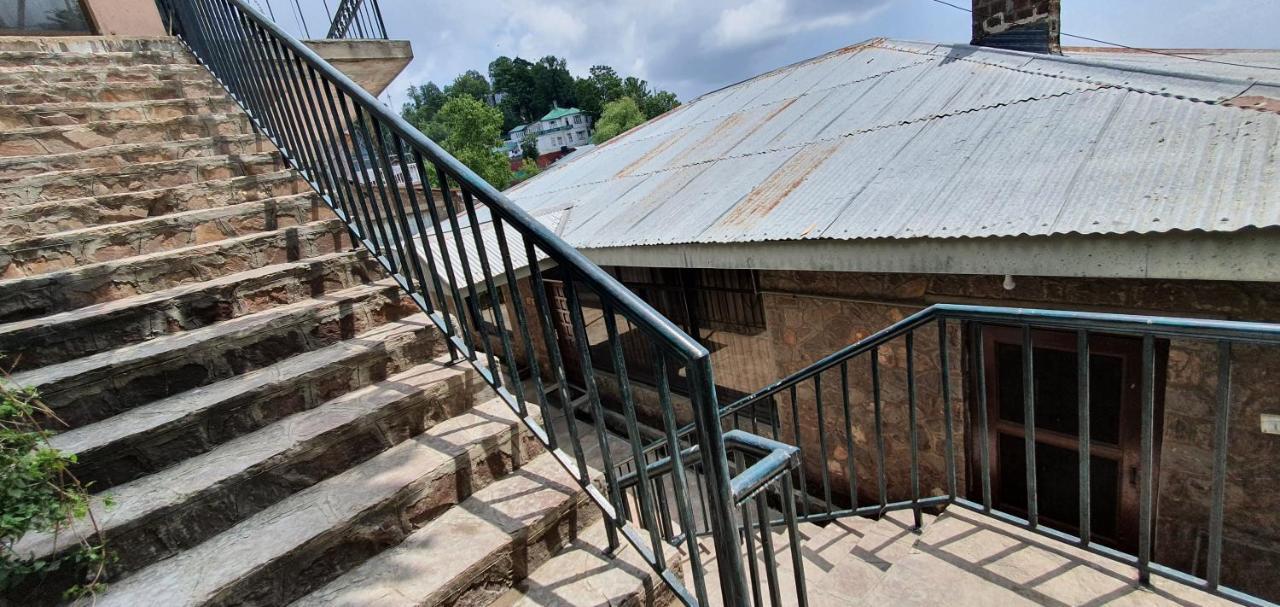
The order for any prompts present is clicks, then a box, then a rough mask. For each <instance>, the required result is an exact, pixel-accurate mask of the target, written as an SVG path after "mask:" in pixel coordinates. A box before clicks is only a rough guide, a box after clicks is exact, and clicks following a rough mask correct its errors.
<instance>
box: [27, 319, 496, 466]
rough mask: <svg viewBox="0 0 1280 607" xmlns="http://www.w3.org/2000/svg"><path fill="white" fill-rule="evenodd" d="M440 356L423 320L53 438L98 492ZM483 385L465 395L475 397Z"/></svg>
mask: <svg viewBox="0 0 1280 607" xmlns="http://www.w3.org/2000/svg"><path fill="white" fill-rule="evenodd" d="M441 349H442V346H441V341H440V339H439V336H438V335H436V328H435V326H434V325H432V324H431V321H430V320H429V319H428V318H427V317H426V315H424V314H415V315H413V316H410V317H407V318H404V319H401V320H397V321H393V322H389V323H387V324H385V325H382V326H379V327H375V328H373V329H370V330H369V331H365V332H364V333H361V334H360V335H357V336H356V337H354V338H352V339H349V340H346V341H342V342H338V343H336V344H333V345H331V346H327V347H324V348H320V349H319V350H315V351H312V352H304V353H302V354H299V355H297V356H293V357H290V358H287V359H285V360H282V361H280V362H278V363H276V364H274V365H270V366H267V367H263V368H261V369H258V370H256V371H250V372H248V373H245V374H243V375H237V376H235V377H232V378H230V379H226V380H223V381H221V382H218V383H216V384H212V385H210V386H205V387H202V388H196V389H193V390H188V391H187V392H182V393H179V394H175V395H174V396H171V397H169V398H163V399H160V400H158V401H155V402H152V403H148V404H146V405H143V406H141V407H138V408H136V409H131V410H129V411H126V412H124V413H121V414H120V415H116V416H114V417H110V418H108V419H105V420H102V421H100V422H97V423H94V424H90V425H88V426H82V427H80V428H76V429H73V430H70V431H67V432H64V433H62V434H58V435H55V436H52V437H50V438H49V444H50V446H52V447H53V448H55V449H58V450H60V451H62V452H64V453H69V454H74V455H75V456H76V457H77V462H76V464H75V465H74V466H72V472H73V473H74V474H75V475H76V478H77V479H79V480H80V481H81V482H83V483H91V484H92V487H93V489H94V490H95V491H102V490H103V489H106V488H109V487H113V486H115V485H119V484H121V483H124V482H128V481H131V480H134V479H136V478H139V477H142V476H145V475H147V474H154V473H156V472H158V471H160V470H162V469H164V468H166V467H168V466H172V465H174V464H177V463H178V462H180V461H182V460H184V459H186V458H189V457H194V456H197V455H200V454H201V453H206V452H208V451H210V450H212V449H214V448H216V447H217V446H218V445H221V444H223V443H225V442H227V441H229V440H232V439H234V438H236V437H238V436H241V435H244V434H246V433H249V432H252V431H254V430H257V429H258V428H260V427H262V426H263V425H265V424H268V423H271V422H273V421H275V420H276V419H279V418H281V417H284V416H286V415H291V414H293V413H297V412H299V411H304V410H308V409H311V408H314V407H316V406H318V405H320V404H321V403H323V402H325V401H327V400H329V399H333V398H337V397H340V396H342V395H343V394H346V393H348V392H350V391H352V390H359V389H360V388H363V387H365V386H369V385H371V384H374V383H377V382H381V381H383V380H387V378H388V377H390V376H392V375H395V374H397V373H400V372H401V371H405V370H406V369H409V368H410V367H413V366H414V365H417V364H419V363H420V362H421V361H424V360H431V359H432V358H434V357H436V356H438V355H439V354H440V351H441ZM477 382H478V379H476V380H475V381H472V382H470V384H473V385H470V387H469V388H468V389H478V387H479V386H480V384H479V383H477Z"/></svg>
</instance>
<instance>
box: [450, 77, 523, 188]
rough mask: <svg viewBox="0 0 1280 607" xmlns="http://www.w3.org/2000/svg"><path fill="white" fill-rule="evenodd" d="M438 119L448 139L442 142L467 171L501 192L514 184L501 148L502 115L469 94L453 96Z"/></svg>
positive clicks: (509, 165)
mask: <svg viewBox="0 0 1280 607" xmlns="http://www.w3.org/2000/svg"><path fill="white" fill-rule="evenodd" d="M436 120H437V121H438V122H439V123H440V125H441V126H442V127H443V128H444V130H445V133H446V136H445V137H444V138H443V139H441V140H440V141H439V143H440V146H441V147H443V148H444V149H445V150H446V151H448V152H449V153H450V154H453V156H454V157H455V158H457V159H458V160H460V161H461V162H462V164H465V165H467V168H470V169H471V170H473V171H475V172H476V174H477V175H479V176H480V177H481V178H482V179H484V180H485V181H487V182H489V185H492V186H493V187H495V188H498V189H499V190H501V189H503V188H506V187H507V186H508V185H510V184H511V163H510V161H508V160H507V155H506V153H504V152H503V151H502V150H501V149H500V146H501V145H502V112H499V111H498V109H497V108H494V107H490V106H488V105H485V104H484V103H482V102H480V101H477V100H475V99H472V98H471V97H468V96H466V95H462V96H456V97H451V98H450V99H449V100H448V101H446V102H445V104H444V106H443V107H441V108H440V112H439V113H437V115H436Z"/></svg>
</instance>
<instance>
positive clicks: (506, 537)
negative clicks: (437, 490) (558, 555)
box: [294, 453, 586, 606]
mask: <svg viewBox="0 0 1280 607" xmlns="http://www.w3.org/2000/svg"><path fill="white" fill-rule="evenodd" d="M585 495H586V494H585V491H583V490H582V489H581V488H580V487H579V486H578V485H577V483H576V481H574V480H573V477H572V476H571V475H569V473H567V472H565V470H564V468H563V467H561V465H560V463H559V462H558V461H557V460H556V459H555V457H554V456H553V455H551V454H550V453H543V454H541V455H539V456H538V457H536V458H535V459H534V460H533V461H531V462H529V463H528V464H526V465H524V466H522V467H521V468H520V469H519V470H517V471H515V472H513V473H512V474H510V475H509V476H507V477H505V478H503V479H501V480H499V481H497V482H494V483H493V484H491V485H489V486H488V487H485V488H484V489H481V490H480V491H477V492H476V493H475V494H474V495H472V496H471V497H469V498H467V500H466V501H464V502H463V503H461V504H459V505H458V506H456V507H454V508H451V509H449V511H448V512H446V513H444V514H443V515H441V516H440V517H439V518H437V519H435V520H433V521H431V522H430V523H428V524H426V525H425V526H423V527H422V528H421V529H418V530H417V531H415V532H414V533H413V534H411V535H410V536H409V537H408V538H406V539H405V540H404V541H403V542H401V543H400V544H398V545H396V546H395V547H392V548H389V549H387V550H385V551H383V552H381V553H379V554H378V555H377V556H375V557H373V558H371V559H369V560H368V561H366V562H365V563H364V564H362V565H360V566H359V567H356V568H355V569H353V570H351V571H349V572H347V573H345V574H343V575H342V576H341V577H339V578H338V579H336V580H333V581H332V582H330V583H329V584H327V585H326V586H324V587H323V588H320V589H318V590H316V591H315V592H312V593H311V594H310V595H308V596H306V597H304V598H302V599H300V600H299V601H297V602H296V603H294V605H299V606H301V605H371V604H377V605H423V604H428V605H429V604H434V603H437V602H439V601H441V600H443V599H444V598H446V597H447V596H449V595H450V594H453V593H456V592H458V591H459V590H460V589H461V588H465V587H466V582H468V581H469V580H467V579H466V578H468V577H476V576H479V575H480V574H482V573H483V570H484V568H485V567H486V566H488V565H491V564H493V563H494V562H495V555H497V554H498V553H501V552H503V551H504V549H506V548H507V547H508V546H510V545H511V544H512V542H513V541H514V540H513V536H517V535H524V534H527V533H529V531H530V530H531V529H532V528H535V527H538V526H542V525H546V524H547V523H548V521H549V520H554V519H558V518H559V517H558V515H559V514H561V513H563V512H565V510H566V509H570V508H573V507H575V504H576V503H578V502H581V501H583V500H584V499H585ZM446 546H447V547H448V548H447V550H448V552H447V554H448V556H447V558H444V554H443V553H442V552H441V549H442V548H443V547H446ZM451 582H453V583H454V584H453V585H451V584H450V583H451ZM459 583H461V584H463V585H462V586H459V585H458V584H459Z"/></svg>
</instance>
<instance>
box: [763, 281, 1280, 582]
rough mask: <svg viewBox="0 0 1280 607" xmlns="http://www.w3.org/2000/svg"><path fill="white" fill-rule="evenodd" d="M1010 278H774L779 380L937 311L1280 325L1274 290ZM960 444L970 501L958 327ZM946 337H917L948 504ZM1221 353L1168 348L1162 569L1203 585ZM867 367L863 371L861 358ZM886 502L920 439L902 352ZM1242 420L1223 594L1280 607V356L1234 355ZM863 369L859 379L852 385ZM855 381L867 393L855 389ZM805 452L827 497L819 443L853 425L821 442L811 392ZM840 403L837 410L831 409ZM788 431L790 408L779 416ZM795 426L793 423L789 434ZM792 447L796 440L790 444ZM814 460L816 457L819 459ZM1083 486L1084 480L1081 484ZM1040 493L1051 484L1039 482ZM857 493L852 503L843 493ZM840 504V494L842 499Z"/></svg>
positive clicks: (866, 403)
mask: <svg viewBox="0 0 1280 607" xmlns="http://www.w3.org/2000/svg"><path fill="white" fill-rule="evenodd" d="M1002 282H1003V277H999V276H963V275H933V276H930V275H894V274H847V273H844V274H841V273H817V272H763V273H762V274H761V286H762V289H763V290H764V291H765V292H766V294H765V304H766V318H767V322H768V327H769V331H770V333H771V334H772V335H773V336H774V345H775V348H774V349H775V351H774V358H775V360H776V363H777V373H776V375H775V377H769V378H765V377H762V378H760V382H761V385H765V384H767V383H768V382H771V381H773V380H775V379H777V377H781V376H783V375H786V374H789V373H792V372H794V371H796V370H798V369H801V368H803V367H804V366H806V365H808V364H810V363H811V362H813V361H814V360H816V359H818V358H820V357H822V356H824V355H826V354H828V353H830V352H832V351H834V350H836V349H838V348H840V347H842V346H845V345H848V344H849V343H853V342H855V341H857V340H859V339H861V338H863V337H865V336H867V335H870V334H871V333H874V332H875V331H877V330H879V329H882V328H884V327H886V326H888V325H890V324H892V323H893V322H895V321H897V320H900V319H901V318H903V317H905V316H907V315H909V314H911V313H912V312H915V311H917V310H919V309H921V308H923V307H925V306H927V305H929V304H932V303H944V302H946V303H979V304H992V305H1005V306H1026V307H1042V308H1070V309H1076V310H1093V311H1103V312H1124V313H1138V314H1157V315H1179V316H1191V317H1207V318H1220V319H1228V320H1256V321H1270V322H1275V321H1278V320H1280V285H1275V284H1266V283H1233V282H1204V281H1200V282H1195V281H1142V280H1132V281H1130V280H1092V279H1091V280H1082V279H1059V278H1035V277H1017V278H1016V279H1015V281H1014V282H1015V286H1014V288H1013V289H1011V290H1006V289H1005V288H1004V287H1003V286H1002ZM948 332H949V334H950V337H949V345H950V346H951V348H952V351H951V358H950V360H951V365H952V369H953V370H952V377H953V378H957V379H955V380H953V382H952V386H951V389H952V394H953V400H954V401H955V403H956V408H957V410H956V412H955V424H954V428H955V436H956V439H955V440H956V443H955V444H956V451H955V453H956V456H957V461H958V462H960V464H961V465H958V466H957V468H958V472H959V474H960V475H961V477H962V478H961V481H960V483H959V486H960V488H961V489H960V490H961V491H963V490H964V486H965V485H964V481H963V474H964V466H963V461H964V460H963V457H964V452H965V451H964V450H965V444H964V442H963V434H964V433H963V430H964V426H965V420H966V416H967V411H968V407H966V403H965V402H964V401H965V398H964V395H965V394H967V392H966V391H965V390H964V387H963V386H961V385H960V381H959V379H958V378H959V377H960V373H959V371H960V367H959V365H960V364H961V360H962V359H961V354H960V352H959V343H960V334H959V329H958V327H954V326H953V327H949V331H948ZM937 343H938V342H937V330H936V328H935V327H930V328H928V329H921V330H920V331H919V332H918V335H917V337H916V342H915V345H916V359H915V361H916V372H917V375H918V376H919V380H918V383H917V391H918V403H919V426H918V441H919V444H920V449H921V455H920V471H921V494H922V495H929V494H936V493H943V492H945V489H944V487H945V475H944V471H945V467H944V466H945V459H944V458H945V456H944V454H945V443H944V442H943V441H944V435H943V428H944V424H943V423H942V421H941V407H940V404H939V402H940V399H939V398H938V390H939V383H940V379H939V378H940V377H941V371H940V369H939V368H938V363H937V360H938V358H937ZM1217 352H1218V351H1217V347H1216V345H1214V344H1212V343H1205V342H1195V341H1190V340H1172V341H1171V343H1170V344H1169V356H1168V365H1167V369H1166V376H1167V379H1166V384H1165V390H1164V394H1163V397H1164V411H1163V417H1162V420H1161V421H1162V424H1161V425H1160V428H1161V435H1160V437H1159V438H1160V455H1159V470H1158V483H1159V500H1158V503H1157V509H1156V517H1157V523H1156V536H1155V551H1156V560H1157V561H1158V562H1161V563H1164V564H1167V565H1169V566H1172V567H1175V568H1178V569H1182V570H1186V571H1193V572H1195V573H1196V574H1198V575H1202V576H1203V575H1204V569H1205V562H1206V555H1207V546H1208V536H1207V533H1208V531H1207V529H1208V520H1209V494H1210V487H1211V479H1212V447H1213V438H1212V435H1213V420H1214V417H1213V415H1214V406H1215V402H1216V394H1217V366H1218V353H1217ZM862 358H863V359H865V358H866V357H865V356H864V357H862ZM879 362H880V366H881V375H882V378H881V380H882V384H883V386H882V389H883V403H884V419H885V443H886V471H887V476H888V481H889V482H888V495H887V499H888V500H890V501H892V500H895V499H904V498H906V497H909V495H910V488H909V486H908V484H907V480H908V478H909V471H910V458H909V451H908V446H909V442H908V441H909V435H908V433H907V426H906V422H905V416H906V406H905V402H906V399H905V386H904V383H905V380H904V377H905V367H906V357H905V347H904V345H903V344H902V343H901V340H898V341H896V342H894V343H893V344H891V345H890V346H889V347H887V348H884V349H882V350H881V352H880V355H879ZM1232 364H1233V369H1232V399H1231V403H1232V409H1231V412H1232V416H1231V424H1230V438H1229V441H1228V444H1229V445H1230V448H1229V451H1228V467H1227V470H1228V483H1227V499H1226V516H1225V536H1226V540H1225V544H1224V562H1223V572H1224V574H1223V575H1224V583H1226V584H1228V585H1235V586H1236V587H1240V588H1241V589H1244V590H1246V591H1251V592H1255V593H1258V594H1261V595H1263V596H1269V597H1270V598H1272V599H1273V600H1274V599H1275V598H1278V595H1280V586H1278V585H1277V584H1276V582H1274V581H1272V580H1273V578H1274V576H1273V575H1272V574H1270V573H1268V572H1274V571H1275V570H1276V569H1277V567H1280V508H1278V507H1277V505H1278V504H1280V488H1277V486H1276V483H1275V480H1276V479H1277V478H1278V477H1280V436H1272V435H1264V434H1262V433H1261V432H1260V430H1259V415H1260V414H1261V413H1264V412H1267V413H1276V412H1280V396H1277V395H1280V348H1266V347H1259V346H1237V347H1235V349H1234V351H1233V353H1232ZM868 365H869V362H867V361H866V360H859V361H858V362H857V363H851V366H850V386H851V389H850V397H851V406H852V409H853V412H854V415H853V417H854V423H853V426H854V428H853V430H854V431H853V435H854V445H855V451H856V469H857V479H858V482H859V491H858V492H859V494H860V496H861V500H862V503H864V504H865V503H869V502H872V501H874V500H876V499H878V495H877V491H876V488H875V484H874V482H875V473H876V461H875V460H874V458H873V457H872V455H873V453H874V444H875V443H874V435H873V434H872V433H870V432H868V430H867V428H871V427H873V425H872V424H871V420H872V417H871V415H872V411H871V407H870V398H869V396H868V387H867V385H868V384H869V369H868ZM855 367H861V368H858V369H857V373H854V369H855ZM855 375H856V376H858V379H855V378H854V377H855ZM838 381H839V379H838V371H837V372H836V373H832V372H828V373H826V374H824V377H823V400H824V403H828V404H826V407H825V408H826V410H827V411H829V412H830V411H839V406H838V403H840V401H839V392H838V388H837V387H834V386H837V385H838ZM799 401H800V413H801V415H800V419H801V422H800V426H801V433H800V435H801V442H800V443H799V444H801V445H802V446H803V447H804V448H805V449H806V451H807V452H806V455H805V460H806V470H807V472H808V476H809V479H808V480H809V486H810V490H811V491H813V492H815V493H817V492H820V491H821V490H822V486H821V484H820V483H818V484H815V479H817V480H818V481H820V480H821V476H820V471H821V467H820V464H819V463H818V462H820V461H821V460H822V458H821V455H820V453H817V451H820V441H819V440H818V438H819V437H820V436H824V435H825V436H826V437H827V442H828V444H829V445H832V444H841V445H843V444H844V436H845V431H844V427H843V426H844V420H843V419H842V416H836V419H834V420H832V419H830V416H828V419H826V420H825V422H826V429H825V431H824V432H819V425H818V423H817V420H816V412H815V410H814V402H813V396H812V390H811V389H809V390H808V391H806V390H804V389H802V390H801V391H800V394H799ZM832 403H835V404H836V405H835V406H833V404H832ZM781 408H782V409H783V415H784V420H789V419H790V418H789V417H787V416H789V415H790V405H789V404H788V403H786V402H785V399H784V402H783V403H782V404H781ZM787 423H788V425H789V422H787ZM788 433H790V428H789V427H788V428H787V429H786V430H784V435H786V434H788ZM815 447H819V448H818V449H815ZM843 458H844V453H843V452H840V451H839V450H835V449H832V450H831V452H830V454H829V457H828V458H827V468H828V471H829V474H830V476H831V477H832V478H833V479H834V483H835V485H836V486H837V487H840V486H841V482H840V481H842V480H843V479H845V478H846V471H847V469H848V466H847V464H846V463H844V461H845V460H844V459H843ZM1072 481H1073V482H1074V479H1072ZM1042 482H1043V481H1042ZM845 491H846V492H847V489H846V490H845ZM836 494H837V495H839V492H838V491H837V492H836Z"/></svg>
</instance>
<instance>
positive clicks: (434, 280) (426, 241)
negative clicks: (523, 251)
mask: <svg viewBox="0 0 1280 607" xmlns="http://www.w3.org/2000/svg"><path fill="white" fill-rule="evenodd" d="M394 141H395V144H396V161H397V162H399V163H400V166H402V167H410V166H412V167H415V168H418V165H416V164H412V163H410V162H408V158H407V157H406V156H405V153H404V143H403V142H402V141H401V140H400V138H399V137H395V138H394ZM405 170H408V169H405ZM419 170H421V169H419ZM418 174H419V175H425V172H419V173H418ZM422 185H423V188H424V189H425V190H430V189H431V184H430V183H427V182H426V181H425V180H422ZM416 190H417V188H415V187H413V183H412V182H411V181H406V182H405V192H406V193H407V194H408V196H409V212H410V214H411V215H412V216H413V222H414V226H413V227H415V228H417V230H418V241H419V242H420V243H422V255H421V257H422V258H421V259H418V260H417V264H418V273H419V282H422V297H423V299H424V300H426V301H427V302H428V303H430V302H431V296H430V295H429V294H428V293H427V285H426V282H425V277H423V276H422V275H421V274H422V262H423V261H426V266H427V275H429V276H430V277H431V286H432V288H433V289H434V290H435V307H436V308H437V309H439V310H440V316H441V320H443V321H444V322H445V323H446V326H447V327H448V328H447V331H448V332H449V333H450V334H452V333H453V326H452V321H451V320H449V306H448V303H447V302H446V301H445V298H444V289H443V287H442V286H441V284H440V275H439V273H438V272H437V269H436V262H435V256H434V255H432V254H431V241H430V233H429V232H428V230H427V226H426V225H425V224H424V223H423V221H422V207H421V206H419V205H418V194H417V192H416ZM428 202H430V200H429V199H428ZM432 230H434V226H433V227H432ZM406 231H408V228H406ZM408 244H410V245H412V239H410V242H409V243H408ZM503 244H504V246H505V243H503ZM409 249H410V250H409V253H410V255H413V256H415V257H417V256H418V253H417V248H415V247H413V246H410V247H409ZM504 254H505V253H504ZM430 311H431V308H428V312H430ZM446 341H448V340H446ZM453 347H454V346H453V343H452V342H451V341H450V342H449V348H450V349H453Z"/></svg>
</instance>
